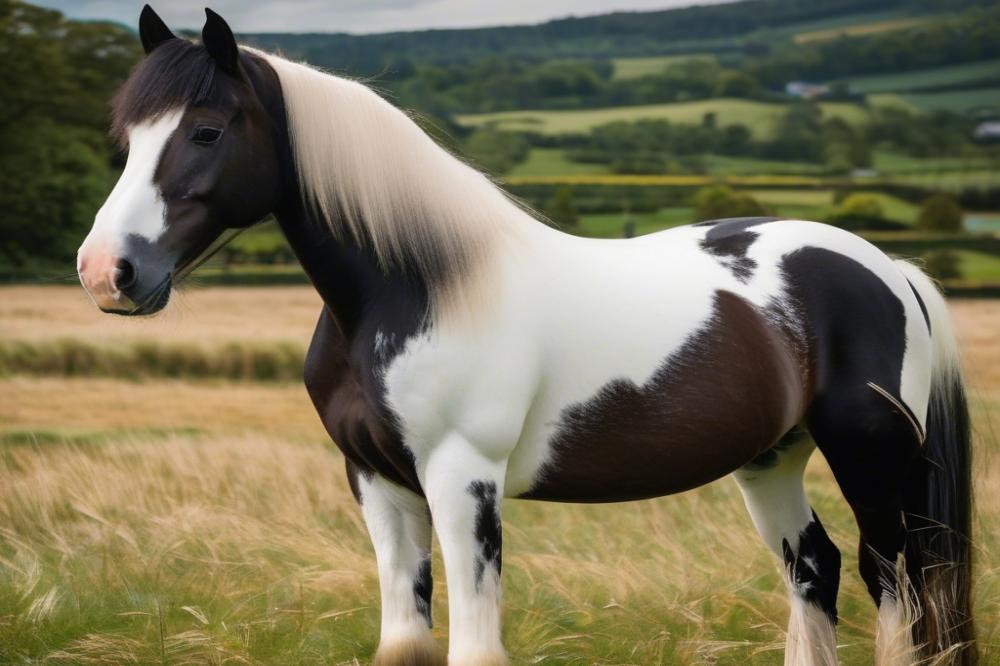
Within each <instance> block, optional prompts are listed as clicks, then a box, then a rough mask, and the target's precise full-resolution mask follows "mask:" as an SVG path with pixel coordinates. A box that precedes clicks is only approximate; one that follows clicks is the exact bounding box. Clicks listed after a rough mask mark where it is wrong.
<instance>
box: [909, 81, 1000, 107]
mask: <svg viewBox="0 0 1000 666" xmlns="http://www.w3.org/2000/svg"><path fill="white" fill-rule="evenodd" d="M900 97H902V99H903V100H905V101H906V102H907V103H908V104H910V105H912V106H914V107H915V108H917V109H919V110H921V111H954V112H955V113H968V112H970V111H978V110H981V109H990V110H994V111H996V110H998V109H1000V87H993V88H979V89H976V90H955V91H951V92H936V93H930V92H929V93H903V94H902V95H900Z"/></svg>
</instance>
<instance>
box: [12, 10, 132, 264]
mask: <svg viewBox="0 0 1000 666" xmlns="http://www.w3.org/2000/svg"><path fill="white" fill-rule="evenodd" d="M140 54H141V49H140V48H139V46H138V44H137V39H136V37H135V35H134V34H131V33H129V32H127V31H126V30H124V29H123V28H121V27H119V26H116V25H112V24H109V23H95V22H78V21H68V20H65V19H64V18H63V16H62V15H61V14H60V13H59V12H56V11H52V10H48V9H42V8H40V7H36V6H33V5H28V4H24V3H21V2H12V1H11V0H0V62H2V63H3V64H2V66H0V90H2V91H3V103H2V104H0V145H2V146H3V150H2V151H0V266H4V265H5V266H22V265H26V264H28V263H29V262H31V265H32V266H33V267H36V268H37V267H39V260H40V259H41V260H42V261H51V262H58V263H60V264H62V265H65V264H66V263H67V262H71V261H72V258H73V256H74V254H75V252H76V248H77V246H78V245H79V244H80V241H81V239H82V238H83V236H84V235H85V234H86V231H87V229H88V228H89V227H90V225H91V223H92V222H93V219H94V213H95V212H96V211H97V209H98V208H99V207H100V205H101V203H102V202H103V201H104V198H105V197H106V196H107V193H108V192H109V191H110V189H111V186H112V184H113V183H114V179H115V172H116V170H117V167H118V164H116V163H115V150H114V148H113V147H112V145H111V143H110V141H109V140H108V138H107V127H108V111H109V108H108V100H109V99H110V98H111V96H112V94H113V93H114V91H115V89H116V88H117V87H118V85H119V84H120V83H121V82H122V80H124V78H125V76H126V75H127V74H128V71H129V68H130V67H131V66H132V65H133V64H134V63H135V62H136V61H137V60H138V59H139V57H140Z"/></svg>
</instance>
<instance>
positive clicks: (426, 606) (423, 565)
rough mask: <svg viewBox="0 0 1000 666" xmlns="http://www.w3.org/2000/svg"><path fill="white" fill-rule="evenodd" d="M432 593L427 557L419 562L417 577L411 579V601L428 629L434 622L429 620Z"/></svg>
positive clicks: (429, 565)
mask: <svg viewBox="0 0 1000 666" xmlns="http://www.w3.org/2000/svg"><path fill="white" fill-rule="evenodd" d="M433 592H434V578H433V577H431V558H430V557H429V556H428V557H425V558H424V559H422V560H421V561H420V566H419V567H418V568H417V575H416V577H415V578H414V579H413V600H414V602H415V603H416V605H417V612H419V613H420V614H421V615H423V616H424V619H425V620H427V626H428V627H433V626H434V621H433V620H432V619H431V594H432V593H433Z"/></svg>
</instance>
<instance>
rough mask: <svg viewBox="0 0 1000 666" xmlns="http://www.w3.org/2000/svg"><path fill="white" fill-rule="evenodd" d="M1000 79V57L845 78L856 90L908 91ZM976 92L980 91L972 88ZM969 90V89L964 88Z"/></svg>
mask: <svg viewBox="0 0 1000 666" xmlns="http://www.w3.org/2000/svg"><path fill="white" fill-rule="evenodd" d="M998 80H1000V60H983V61H981V62H972V63H966V64H963V65H953V66H950V67H934V68H931V69H920V70H916V71H912V72H898V73H895V74H874V75H870V76H854V77H850V78H848V79H845V81H846V82H847V83H848V85H849V86H850V88H851V92H854V93H862V94H864V93H880V92H906V91H909V90H920V89H922V88H931V87H936V86H947V85H957V84H973V83H976V82H979V81H989V82H992V83H996V82H997V81H998ZM968 92H972V93H975V92H976V91H968ZM962 94H967V91H962Z"/></svg>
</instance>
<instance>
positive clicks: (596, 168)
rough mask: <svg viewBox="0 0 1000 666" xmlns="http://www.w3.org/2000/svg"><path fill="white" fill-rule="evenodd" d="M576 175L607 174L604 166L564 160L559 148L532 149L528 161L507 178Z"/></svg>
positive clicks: (512, 171) (512, 170)
mask: <svg viewBox="0 0 1000 666" xmlns="http://www.w3.org/2000/svg"><path fill="white" fill-rule="evenodd" d="M578 173H608V167H607V166H606V165H604V164H583V163H581V162H571V161H570V160H568V159H566V155H565V152H564V151H563V150H562V149H561V148H532V149H531V152H530V153H528V159H526V160H525V161H524V162H521V163H520V164H518V165H516V166H515V167H514V168H513V169H511V170H510V171H509V172H508V173H507V175H508V176H564V175H570V174H578Z"/></svg>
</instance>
